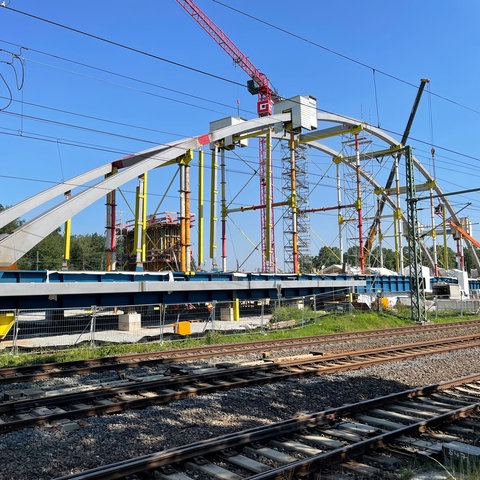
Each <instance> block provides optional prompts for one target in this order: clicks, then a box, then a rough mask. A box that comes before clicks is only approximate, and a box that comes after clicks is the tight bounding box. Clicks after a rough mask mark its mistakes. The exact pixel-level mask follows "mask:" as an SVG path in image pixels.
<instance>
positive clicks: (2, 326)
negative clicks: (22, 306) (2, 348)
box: [0, 313, 15, 340]
mask: <svg viewBox="0 0 480 480" xmlns="http://www.w3.org/2000/svg"><path fill="white" fill-rule="evenodd" d="M14 323H15V315H14V314H13V313H2V314H0V340H3V339H4V338H5V337H6V336H7V333H8V332H9V331H10V329H11V328H12V327H13V324H14Z"/></svg>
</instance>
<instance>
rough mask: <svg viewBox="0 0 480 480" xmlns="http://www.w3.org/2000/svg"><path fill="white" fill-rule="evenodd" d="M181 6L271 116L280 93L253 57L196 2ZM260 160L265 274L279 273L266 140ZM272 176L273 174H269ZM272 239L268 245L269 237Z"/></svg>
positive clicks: (181, 2)
mask: <svg viewBox="0 0 480 480" xmlns="http://www.w3.org/2000/svg"><path fill="white" fill-rule="evenodd" d="M177 3H178V4H179V5H180V6H181V7H183V8H184V9H185V10H186V12H187V13H188V14H190V16H191V17H192V18H193V19H194V20H195V21H196V22H197V23H198V24H199V25H200V26H201V27H202V28H203V29H204V30H205V31H206V32H207V33H208V34H209V35H210V36H211V37H212V38H213V40H215V42H216V43H217V44H218V45H219V46H220V47H221V48H222V49H223V50H224V51H225V52H226V53H227V54H228V55H229V56H230V57H231V58H232V60H233V61H234V63H235V64H236V65H238V66H239V67H240V68H241V69H242V70H243V71H244V72H245V73H246V74H247V75H248V76H249V77H250V80H248V82H247V88H248V91H249V92H250V93H251V94H252V95H258V100H257V114H258V116H259V117H265V116H267V115H271V114H272V112H273V104H274V103H275V102H277V101H279V100H280V97H279V96H278V94H277V92H276V91H275V90H274V89H273V88H272V87H271V85H270V81H269V79H268V78H267V76H266V75H265V74H263V73H262V72H261V71H260V70H258V68H257V67H256V66H255V65H254V64H253V63H252V62H251V61H250V60H249V58H248V57H247V56H246V55H245V54H244V53H243V52H242V51H241V50H240V49H239V48H238V47H237V46H236V45H235V44H234V43H233V42H232V40H230V38H229V37H228V36H227V35H226V34H225V33H224V32H223V31H222V30H221V29H220V28H219V27H218V26H217V25H216V24H215V23H214V22H213V21H212V20H211V19H210V18H209V17H208V16H207V15H206V14H205V13H204V12H203V11H202V10H201V9H200V8H199V7H198V6H197V5H196V4H195V2H193V1H192V0H177ZM259 160H260V162H259V163H260V172H259V173H260V205H261V206H262V207H263V208H261V244H262V272H269V271H276V262H275V240H274V228H273V225H274V224H275V221H274V217H273V209H272V212H271V213H270V219H271V225H267V224H266V218H267V216H266V208H265V207H264V206H265V205H266V198H267V191H266V188H267V185H270V188H271V190H272V191H273V182H272V178H270V179H269V180H270V182H266V181H265V179H266V175H267V172H266V168H265V165H266V161H265V160H266V140H265V138H264V137H261V138H260V139H259ZM268 174H269V175H271V172H268ZM272 191H270V192H268V193H269V194H270V198H272V197H273V195H272ZM270 228H271V234H270V235H269V236H267V235H266V230H267V229H270ZM267 237H268V238H269V239H270V240H269V243H270V244H269V245H267V241H266V238H267Z"/></svg>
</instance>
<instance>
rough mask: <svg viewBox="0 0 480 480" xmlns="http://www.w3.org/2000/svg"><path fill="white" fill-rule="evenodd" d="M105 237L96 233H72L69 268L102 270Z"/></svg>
mask: <svg viewBox="0 0 480 480" xmlns="http://www.w3.org/2000/svg"><path fill="white" fill-rule="evenodd" d="M104 252H105V237H104V236H103V235H100V234H98V233H90V234H86V235H74V236H73V237H72V247H71V252H70V270H103V268H104Z"/></svg>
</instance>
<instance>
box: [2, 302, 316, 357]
mask: <svg viewBox="0 0 480 480" xmlns="http://www.w3.org/2000/svg"><path fill="white" fill-rule="evenodd" d="M317 303H318V299H317V298H316V297H315V296H313V297H308V298H305V297H299V298H293V299H291V298H289V299H288V300H286V299H276V300H271V299H268V298H266V299H260V300H255V301H238V302H231V301H229V302H217V301H212V302H210V303H188V304H161V305H135V306H133V305H126V306H118V307H99V306H92V307H91V308H89V309H39V310H15V311H0V351H2V350H4V351H5V350H6V349H9V350H10V351H12V352H14V353H18V352H42V351H43V352H45V351H49V350H54V349H68V348H74V347H78V346H79V345H83V344H90V345H92V346H94V345H97V346H100V345H105V344H121V343H138V342H161V343H163V342H164V341H166V340H173V341H175V340H183V339H185V338H187V337H200V336H203V335H205V334H206V333H208V332H221V333H223V334H239V333H251V332H253V331H257V330H258V331H262V330H273V329H275V330H276V329H282V328H293V327H295V326H297V325H298V326H301V325H302V324H305V323H307V322H312V321H315V319H316V316H317V311H316V310H317ZM292 309H294V310H298V312H297V313H296V314H295V315H291V312H292ZM286 312H290V313H286ZM291 318H295V319H294V320H292V319H291Z"/></svg>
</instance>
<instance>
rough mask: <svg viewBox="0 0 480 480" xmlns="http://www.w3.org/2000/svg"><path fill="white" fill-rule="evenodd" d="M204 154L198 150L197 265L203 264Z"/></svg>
mask: <svg viewBox="0 0 480 480" xmlns="http://www.w3.org/2000/svg"><path fill="white" fill-rule="evenodd" d="M204 168H205V166H204V154H203V150H200V151H199V152H198V219H197V229H198V230H197V232H198V240H197V243H198V247H197V248H198V252H197V254H198V267H200V266H201V265H203V261H204V260H203V221H204V212H203V207H204V198H203V195H204V188H205V184H204V174H205V170H204Z"/></svg>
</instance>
